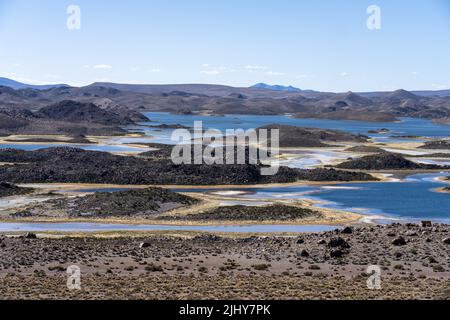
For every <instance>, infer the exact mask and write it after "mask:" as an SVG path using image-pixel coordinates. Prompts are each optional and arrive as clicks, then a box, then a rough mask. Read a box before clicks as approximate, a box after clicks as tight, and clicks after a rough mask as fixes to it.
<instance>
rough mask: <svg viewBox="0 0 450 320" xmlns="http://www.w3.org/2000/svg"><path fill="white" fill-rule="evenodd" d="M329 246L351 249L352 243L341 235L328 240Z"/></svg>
mask: <svg viewBox="0 0 450 320" xmlns="http://www.w3.org/2000/svg"><path fill="white" fill-rule="evenodd" d="M328 247H329V248H342V249H349V248H350V245H349V244H348V242H347V241H345V240H344V239H342V238H341V237H337V238H332V239H330V241H329V242H328Z"/></svg>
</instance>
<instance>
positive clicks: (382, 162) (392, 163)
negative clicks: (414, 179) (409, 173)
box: [336, 153, 444, 170]
mask: <svg viewBox="0 0 450 320" xmlns="http://www.w3.org/2000/svg"><path fill="white" fill-rule="evenodd" d="M336 167H337V168H340V169H358V170H408V169H442V168H444V167H443V166H439V165H432V164H421V163H416V162H413V161H410V160H408V159H405V158H404V157H402V156H400V155H397V154H393V153H381V154H376V155H369V156H365V157H362V158H358V159H354V160H350V161H347V162H344V163H341V164H339V165H337V166H336Z"/></svg>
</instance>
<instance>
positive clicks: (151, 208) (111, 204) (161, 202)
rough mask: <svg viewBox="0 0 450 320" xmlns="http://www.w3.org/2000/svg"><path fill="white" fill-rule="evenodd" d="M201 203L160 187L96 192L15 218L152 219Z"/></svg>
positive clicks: (53, 202)
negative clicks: (169, 211) (57, 213)
mask: <svg viewBox="0 0 450 320" xmlns="http://www.w3.org/2000/svg"><path fill="white" fill-rule="evenodd" d="M196 202H198V200H196V199H194V198H191V197H188V196H185V195H182V194H178V193H175V192H172V191H169V190H166V189H161V188H147V189H137V190H129V191H118V192H97V193H95V194H92V195H87V196H82V197H75V198H63V199H56V200H49V201H47V202H44V203H41V204H38V205H36V206H34V207H31V208H28V209H26V210H23V211H20V212H18V213H16V214H15V216H16V217H28V216H41V217H42V216H52V215H53V216H54V215H56V214H55V213H54V212H57V211H59V212H62V214H61V216H62V217H70V218H79V217H92V218H110V217H141V218H149V217H152V216H154V215H156V214H158V213H162V212H164V211H167V210H172V209H175V208H179V207H182V206H188V205H191V204H194V203H196Z"/></svg>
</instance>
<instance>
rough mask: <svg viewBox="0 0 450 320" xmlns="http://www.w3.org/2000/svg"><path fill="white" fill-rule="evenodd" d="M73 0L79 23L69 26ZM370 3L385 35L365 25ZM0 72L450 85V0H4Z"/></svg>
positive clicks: (40, 78) (47, 76)
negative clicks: (378, 11) (77, 27)
mask: <svg viewBox="0 0 450 320" xmlns="http://www.w3.org/2000/svg"><path fill="white" fill-rule="evenodd" d="M72 4H73V5H78V6H79V7H80V9H81V29H80V30H68V28H67V27H66V21H67V18H68V14H67V13H66V9H67V7H68V6H69V5H72ZM372 4H375V5H378V6H379V7H380V8H381V30H369V29H368V28H367V26H366V20H367V18H368V14H367V13H366V9H367V7H368V6H369V5H372ZM0 76H6V77H10V78H13V79H17V80H20V81H26V82H30V83H60V82H64V83H68V84H72V85H85V84H89V83H92V82H94V81H112V82H123V83H150V84H159V83H216V84H226V85H234V86H249V85H252V84H255V83H257V82H267V83H271V84H284V85H294V86H297V87H300V88H302V89H314V90H322V91H348V90H353V91H369V90H370V91H375V90H394V89H398V88H405V89H408V90H411V89H435V90H436V89H444V88H450V0H395V1H392V0H370V1H366V0H358V1H344V0H342V1H339V0H322V1H301V0H240V1H238V0H214V1H211V0H189V1H188V0H128V1H119V0H114V1H111V0H71V1H65V0H0Z"/></svg>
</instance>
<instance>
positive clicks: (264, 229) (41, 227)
mask: <svg viewBox="0 0 450 320" xmlns="http://www.w3.org/2000/svg"><path fill="white" fill-rule="evenodd" d="M336 228H337V227H336V226H327V225H307V226H296V225H249V226H234V225H228V226H226V225H223V226H220V225H217V226H169V225H127V224H102V223H78V222H69V223H0V232H46V231H52V232H109V231H202V232H227V233H240V232H242V233H269V232H270V233H272V232H276V233H282V232H289V233H302V232H321V231H331V230H335V229H336Z"/></svg>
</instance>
